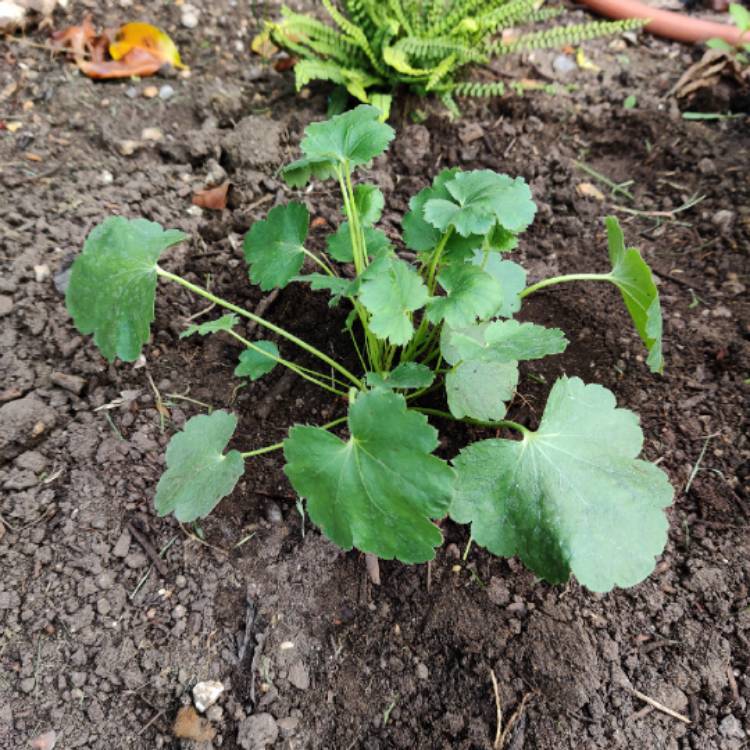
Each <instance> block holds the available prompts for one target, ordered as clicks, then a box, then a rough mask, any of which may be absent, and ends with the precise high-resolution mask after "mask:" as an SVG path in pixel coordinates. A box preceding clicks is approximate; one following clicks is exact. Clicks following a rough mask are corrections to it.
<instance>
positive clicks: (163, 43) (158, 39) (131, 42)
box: [109, 22, 185, 68]
mask: <svg viewBox="0 0 750 750" xmlns="http://www.w3.org/2000/svg"><path fill="white" fill-rule="evenodd" d="M133 49H144V50H148V51H149V52H151V53H152V54H153V55H154V56H155V57H158V58H159V59H160V60H162V61H163V62H168V63H169V64H170V65H173V66H174V67H175V68H184V67H185V66H184V65H183V64H182V60H180V53H179V51H178V49H177V45H175V43H174V42H173V41H172V40H171V39H170V37H169V36H168V35H167V34H166V33H165V32H163V31H162V30H161V29H159V28H157V27H156V26H152V25H151V24H150V23H140V22H137V23H126V24H124V25H123V26H120V28H119V29H118V30H117V33H116V34H115V38H114V41H113V42H111V43H110V45H109V54H110V57H111V58H112V59H113V60H121V59H122V58H123V57H125V56H126V55H127V54H128V52H130V51H131V50H133Z"/></svg>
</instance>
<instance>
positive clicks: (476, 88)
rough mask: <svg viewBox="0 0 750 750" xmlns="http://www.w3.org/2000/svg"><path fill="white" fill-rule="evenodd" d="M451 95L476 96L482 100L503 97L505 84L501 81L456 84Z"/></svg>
mask: <svg viewBox="0 0 750 750" xmlns="http://www.w3.org/2000/svg"><path fill="white" fill-rule="evenodd" d="M451 93H452V94H456V95H457V96H478V97H482V98H488V97H492V96H503V94H505V84H504V83H503V82H502V81H492V82H489V83H482V82H481V81H463V82H461V83H457V84H456V85H455V86H454V87H453V90H452V91H451Z"/></svg>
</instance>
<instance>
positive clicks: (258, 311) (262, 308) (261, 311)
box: [245, 289, 280, 336]
mask: <svg viewBox="0 0 750 750" xmlns="http://www.w3.org/2000/svg"><path fill="white" fill-rule="evenodd" d="M279 291H280V290H279V289H274V290H273V291H272V292H271V293H270V294H267V295H266V296H265V297H263V299H262V300H261V301H260V302H259V303H258V305H257V306H256V308H255V310H253V313H254V314H255V315H257V316H258V317H259V318H262V317H263V316H264V315H265V314H266V312H267V310H268V308H269V307H271V305H272V304H273V303H274V302H275V301H276V298H277V297H278V296H279ZM257 327H258V324H257V322H256V321H254V320H253V321H251V322H250V323H248V324H247V326H246V327H245V330H246V331H247V335H248V336H250V334H252V333H253V332H254V331H255V329H256V328H257Z"/></svg>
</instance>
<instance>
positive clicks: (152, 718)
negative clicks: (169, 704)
mask: <svg viewBox="0 0 750 750" xmlns="http://www.w3.org/2000/svg"><path fill="white" fill-rule="evenodd" d="M160 716H164V710H163V709H162V710H161V711H159V713H156V714H154V715H153V716H152V717H151V718H150V719H149V721H148V724H145V725H144V726H142V727H141V728H140V729H139V730H138V734H137V735H136V736H137V737H140V736H141V735H142V734H143V733H144V732H145V731H146V730H147V729H148V728H149V727H150V726H151V725H152V724H153V723H154V722H155V721H156V720H157V719H158V718H159V717H160Z"/></svg>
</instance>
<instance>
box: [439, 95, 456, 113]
mask: <svg viewBox="0 0 750 750" xmlns="http://www.w3.org/2000/svg"><path fill="white" fill-rule="evenodd" d="M440 101H441V102H442V103H443V106H444V107H445V108H446V109H447V110H448V112H450V113H451V115H453V117H461V110H460V109H459V108H458V104H456V100H455V99H454V98H453V94H451V92H449V91H446V92H444V93H442V94H441V95H440Z"/></svg>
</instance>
